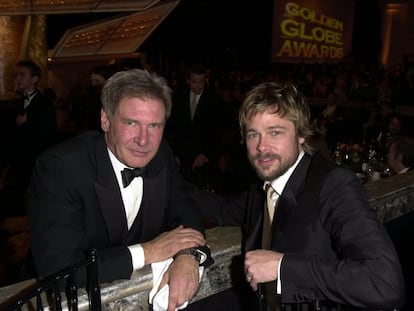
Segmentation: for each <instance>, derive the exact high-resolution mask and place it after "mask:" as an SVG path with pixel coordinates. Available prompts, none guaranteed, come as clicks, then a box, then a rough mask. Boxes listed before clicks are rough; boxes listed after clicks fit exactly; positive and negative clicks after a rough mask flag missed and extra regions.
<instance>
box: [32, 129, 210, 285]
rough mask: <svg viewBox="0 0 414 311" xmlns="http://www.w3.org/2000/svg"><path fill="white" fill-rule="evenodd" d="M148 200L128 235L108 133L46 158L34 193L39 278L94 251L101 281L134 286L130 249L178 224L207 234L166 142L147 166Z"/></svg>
mask: <svg viewBox="0 0 414 311" xmlns="http://www.w3.org/2000/svg"><path fill="white" fill-rule="evenodd" d="M143 180H144V186H143V191H144V193H143V199H142V203H141V207H140V210H139V213H138V215H137V217H136V219H135V222H134V223H133V225H132V227H131V228H130V230H128V228H127V221H126V215H125V209H124V205H123V202H122V198H121V192H120V189H119V186H118V182H117V180H116V176H115V173H114V171H113V168H112V165H111V162H110V159H109V155H108V150H107V147H106V144H105V141H104V137H103V134H99V133H97V132H96V133H95V132H89V133H86V134H84V135H81V136H78V137H76V138H74V139H72V140H70V141H68V142H66V143H63V144H60V145H57V146H54V147H52V148H51V149H49V150H48V151H46V152H45V153H43V154H42V155H41V156H40V157H39V158H38V159H37V161H36V166H35V169H34V173H33V177H32V180H31V184H30V187H29V191H28V210H29V221H30V229H31V249H32V252H33V258H34V262H35V266H36V269H37V273H38V274H39V276H40V277H43V276H47V275H50V274H52V273H54V272H56V271H58V270H60V269H62V268H65V267H67V266H69V265H71V264H74V263H76V262H77V261H79V260H81V259H82V258H84V255H85V252H86V251H88V250H90V249H92V248H95V249H97V255H98V267H99V278H100V281H102V282H111V281H113V280H116V279H129V278H130V276H131V273H132V271H133V270H132V259H131V255H130V253H129V250H128V249H127V245H132V244H136V243H142V242H146V241H149V240H151V239H154V238H155V237H156V236H158V235H159V234H161V233H162V232H164V231H166V230H170V229H173V228H175V227H177V226H178V225H180V224H183V225H184V226H185V227H192V228H195V229H198V230H199V231H201V232H203V221H202V218H201V216H200V214H199V212H198V210H197V209H196V208H194V206H193V202H192V201H191V196H190V192H189V191H187V190H188V189H187V188H186V187H187V184H186V183H184V182H183V181H182V179H181V177H180V175H179V174H178V173H177V170H176V166H175V161H174V157H173V155H172V152H171V151H170V149H169V147H168V145H167V143H165V142H162V143H161V146H160V149H159V151H158V153H157V155H156V156H155V158H154V159H153V160H152V161H151V162H150V163H149V164H148V165H147V166H146V175H145V176H144V177H143Z"/></svg>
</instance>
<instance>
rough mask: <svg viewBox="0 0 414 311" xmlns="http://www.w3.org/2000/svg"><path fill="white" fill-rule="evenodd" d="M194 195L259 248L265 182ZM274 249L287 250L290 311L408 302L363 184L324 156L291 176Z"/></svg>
mask: <svg viewBox="0 0 414 311" xmlns="http://www.w3.org/2000/svg"><path fill="white" fill-rule="evenodd" d="M195 199H196V201H197V204H198V205H199V206H200V207H201V209H202V212H203V214H205V215H206V216H207V217H208V218H209V220H210V221H213V222H215V223H217V224H219V225H240V224H241V225H243V228H244V229H245V237H244V239H245V240H244V242H243V246H244V251H246V252H247V251H249V250H254V249H260V248H262V247H261V240H262V223H263V209H264V201H265V194H264V191H263V182H258V183H257V184H254V185H252V186H251V187H250V188H249V189H248V190H247V191H246V192H244V193H243V194H241V195H237V196H234V197H228V198H225V199H223V198H220V197H218V196H216V195H214V194H208V193H204V192H201V191H199V190H195ZM271 249H272V250H275V251H278V252H281V253H284V257H283V259H282V262H281V268H280V278H281V284H282V292H281V301H282V303H283V304H284V305H285V307H286V309H287V310H289V308H293V309H294V310H302V309H301V308H299V309H297V308H298V305H299V306H300V305H301V304H302V305H304V306H305V305H307V304H308V303H309V302H314V301H327V302H334V303H336V304H342V305H346V306H353V307H357V308H367V309H382V310H384V309H393V308H394V307H398V306H400V305H401V304H402V303H403V299H404V281H403V276H402V272H401V267H400V263H399V260H398V257H397V255H396V252H395V249H394V247H393V244H392V242H391V240H390V238H389V236H388V235H387V233H386V231H385V229H384V227H383V225H382V224H381V223H380V222H379V220H378V219H377V216H376V212H375V210H373V209H372V208H370V205H369V201H368V196H367V194H366V192H365V189H364V187H363V185H362V184H361V182H360V180H359V179H358V178H357V177H356V175H355V174H354V173H353V172H351V171H348V170H346V169H343V168H340V167H337V166H334V165H333V164H331V163H329V162H328V161H326V160H325V159H324V158H323V157H322V156H320V155H315V156H314V157H311V156H310V155H308V154H305V156H304V157H303V158H302V160H301V161H300V163H299V164H298V166H297V167H296V169H295V170H294V172H293V174H292V175H291V177H290V178H289V180H288V182H287V184H286V186H285V188H284V190H283V192H282V194H281V196H280V198H279V202H278V206H277V210H276V214H275V216H274V224H273V237H272V242H271ZM275 269H277V267H275ZM293 306H294V307H293ZM305 309H306V308H303V310H305ZM306 310H307V309H306ZM330 310H331V309H330ZM345 310H347V309H345Z"/></svg>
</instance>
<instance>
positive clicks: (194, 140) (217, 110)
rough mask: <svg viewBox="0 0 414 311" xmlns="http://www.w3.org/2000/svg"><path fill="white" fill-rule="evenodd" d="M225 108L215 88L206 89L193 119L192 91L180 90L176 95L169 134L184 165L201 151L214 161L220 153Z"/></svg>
mask: <svg viewBox="0 0 414 311" xmlns="http://www.w3.org/2000/svg"><path fill="white" fill-rule="evenodd" d="M223 109H224V106H223V102H222V99H221V98H220V97H219V96H218V95H217V94H216V93H215V92H214V91H212V90H208V89H205V90H204V91H203V93H202V94H201V96H200V98H199V101H198V104H197V109H196V111H195V113H194V118H193V120H191V112H190V90H189V89H186V90H184V91H178V92H177V93H175V94H174V95H173V108H172V112H171V118H170V119H169V120H168V122H167V128H166V135H167V138H168V140H169V142H170V143H171V146H172V148H173V151H174V153H175V154H176V155H177V156H179V157H180V159H181V161H182V164H183V166H191V165H192V164H193V161H194V159H195V158H196V156H197V155H198V154H203V155H204V156H206V157H207V158H208V159H209V160H211V161H213V159H214V158H215V157H216V156H217V154H218V152H219V145H220V142H219V140H220V137H219V135H220V131H221V129H222V115H223Z"/></svg>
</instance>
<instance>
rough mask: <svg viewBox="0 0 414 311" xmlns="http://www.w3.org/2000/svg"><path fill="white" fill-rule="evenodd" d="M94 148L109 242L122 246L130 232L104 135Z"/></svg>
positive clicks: (96, 185)
mask: <svg viewBox="0 0 414 311" xmlns="http://www.w3.org/2000/svg"><path fill="white" fill-rule="evenodd" d="M92 148H93V150H94V153H91V154H95V156H96V163H99V166H97V168H96V171H97V176H96V182H95V191H96V195H97V197H98V201H99V206H100V208H101V211H102V214H103V216H104V219H105V223H106V226H107V228H108V235H109V240H110V243H111V245H122V244H123V240H124V237H125V236H126V234H127V231H128V227H127V221H126V215H125V208H124V203H123V201H122V196H121V191H120V190H119V186H118V182H117V180H116V176H115V173H114V170H113V168H112V164H111V161H110V159H109V155H108V151H107V147H106V144H105V141H104V138H103V135H100V136H99V137H98V138H97V139H96V141H95V142H94V143H93V146H92Z"/></svg>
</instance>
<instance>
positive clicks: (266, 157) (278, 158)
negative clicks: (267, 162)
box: [254, 152, 281, 160]
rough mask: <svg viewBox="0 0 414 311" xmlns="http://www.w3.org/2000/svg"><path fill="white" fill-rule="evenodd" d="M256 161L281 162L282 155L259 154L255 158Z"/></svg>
mask: <svg viewBox="0 0 414 311" xmlns="http://www.w3.org/2000/svg"><path fill="white" fill-rule="evenodd" d="M254 159H255V160H263V159H277V160H280V159H281V158H280V155H278V154H276V153H271V152H267V153H259V154H257V155H256V156H255V157H254Z"/></svg>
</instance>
